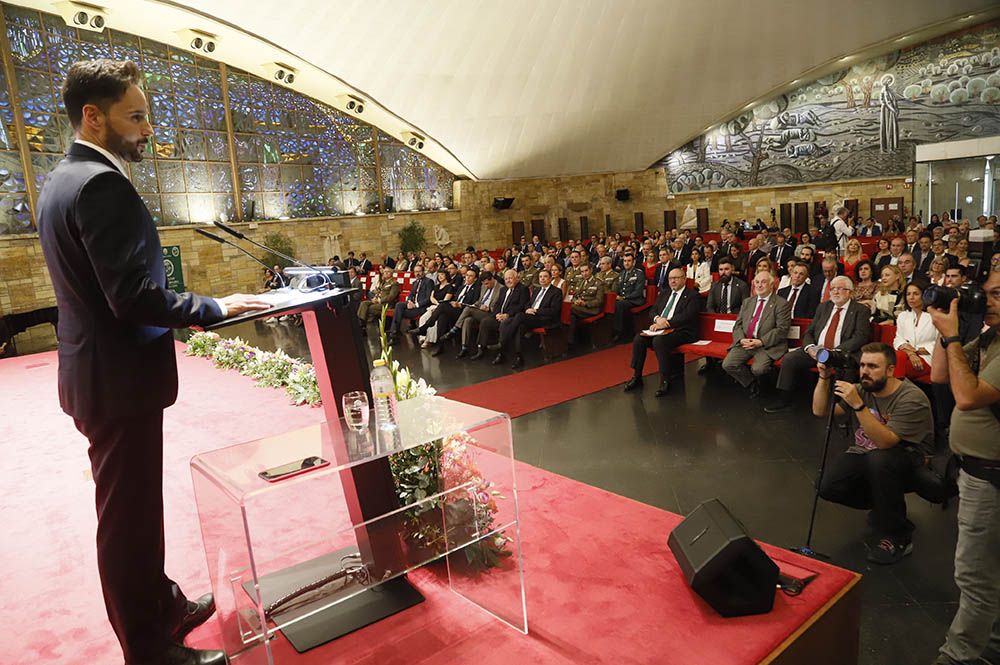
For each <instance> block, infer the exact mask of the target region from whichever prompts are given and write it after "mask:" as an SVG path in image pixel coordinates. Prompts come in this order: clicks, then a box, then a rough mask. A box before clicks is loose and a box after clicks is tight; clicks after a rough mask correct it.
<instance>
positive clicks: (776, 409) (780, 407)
mask: <svg viewBox="0 0 1000 665" xmlns="http://www.w3.org/2000/svg"><path fill="white" fill-rule="evenodd" d="M790 408H792V403H791V402H776V403H775V404H771V405H770V406H765V407H764V413H781V412H782V411H788V410H789V409H790Z"/></svg>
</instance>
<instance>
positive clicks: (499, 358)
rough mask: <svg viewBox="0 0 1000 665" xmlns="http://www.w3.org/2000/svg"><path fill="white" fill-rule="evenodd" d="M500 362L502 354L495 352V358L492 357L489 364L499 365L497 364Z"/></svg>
mask: <svg viewBox="0 0 1000 665" xmlns="http://www.w3.org/2000/svg"><path fill="white" fill-rule="evenodd" d="M502 362H503V354H502V353H498V354H497V357H496V358H494V359H493V360H492V361H491V362H490V364H491V365H499V364H500V363H502Z"/></svg>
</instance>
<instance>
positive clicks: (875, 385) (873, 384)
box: [861, 376, 889, 393]
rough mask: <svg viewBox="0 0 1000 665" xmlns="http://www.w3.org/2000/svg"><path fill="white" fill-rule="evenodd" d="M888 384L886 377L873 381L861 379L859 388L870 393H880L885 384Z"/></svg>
mask: <svg viewBox="0 0 1000 665" xmlns="http://www.w3.org/2000/svg"><path fill="white" fill-rule="evenodd" d="M888 382H889V377H888V376H883V377H882V378H881V379H878V380H875V379H872V378H869V377H861V387H862V388H864V389H865V390H867V391H868V392H870V393H880V392H882V389H883V388H885V384H886V383H888Z"/></svg>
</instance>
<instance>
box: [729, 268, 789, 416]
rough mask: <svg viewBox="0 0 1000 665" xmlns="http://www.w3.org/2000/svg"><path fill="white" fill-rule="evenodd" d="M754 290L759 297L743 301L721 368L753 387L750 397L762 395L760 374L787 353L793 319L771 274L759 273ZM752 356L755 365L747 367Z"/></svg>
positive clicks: (767, 370)
mask: <svg viewBox="0 0 1000 665" xmlns="http://www.w3.org/2000/svg"><path fill="white" fill-rule="evenodd" d="M753 290H754V294H755V295H756V297H754V298H747V299H746V300H744V301H743V306H742V307H740V315H739V317H738V318H737V319H736V325H735V326H733V345H732V346H730V347H729V353H727V354H726V358H725V360H723V361H722V369H724V370H726V372H727V373H728V374H729V375H730V376H731V377H733V378H734V379H736V382H737V383H739V384H740V385H741V386H743V387H744V388H749V389H750V399H756V398H757V397H760V381H759V379H760V377H762V376H765V375H766V374H767V373H768V372H770V371H771V366H772V365H773V364H774V361H775V360H778V359H779V358H781V356H783V355H785V353H787V352H788V328H789V327H790V326H791V322H792V315H791V309H790V308H789V306H788V302H787V301H786V300H785V299H784V298H782V297H781V296H776V295H774V276H772V275H771V273H769V272H759V273H757V274H756V275H755V276H754V278H753ZM751 359H753V364H752V366H751V367H747V362H748V361H750V360H751Z"/></svg>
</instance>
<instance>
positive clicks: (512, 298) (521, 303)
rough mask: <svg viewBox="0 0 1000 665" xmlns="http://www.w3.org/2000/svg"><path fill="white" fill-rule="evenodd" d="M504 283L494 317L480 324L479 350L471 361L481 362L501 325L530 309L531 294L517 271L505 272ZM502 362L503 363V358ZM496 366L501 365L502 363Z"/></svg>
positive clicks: (472, 356) (494, 307)
mask: <svg viewBox="0 0 1000 665" xmlns="http://www.w3.org/2000/svg"><path fill="white" fill-rule="evenodd" d="M503 282H504V285H503V288H501V289H500V295H499V296H498V297H497V300H496V302H495V303H494V304H493V308H492V309H491V310H490V311H491V313H492V314H493V316H487V317H485V318H484V319H483V320H482V321H480V322H479V335H478V336H477V338H476V345H477V346H478V347H479V348H478V349H476V352H475V353H473V354H472V355H471V356H470V357H469V360H479V359H480V358H482V357H483V356H484V355H486V347H487V345H489V343H490V341H491V340H492V339H493V338H494V337H496V336H498V335H499V332H500V325H501V324H503V323H505V322H507V321H509V320H510V319H512V318H513V317H514V316H516V315H518V314H520V313H521V312H523V311H524V310H525V308H527V307H528V300H529V298H531V293H530V292H529V291H528V287H527V286H525V285H524V284H522V283H521V280H520V277H519V276H518V274H517V271H516V270H514V269H510V270H508V271H507V272H505V273H504V274H503ZM500 362H503V357H502V356H501V358H500ZM494 364H497V365H499V364H500V363H494Z"/></svg>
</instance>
